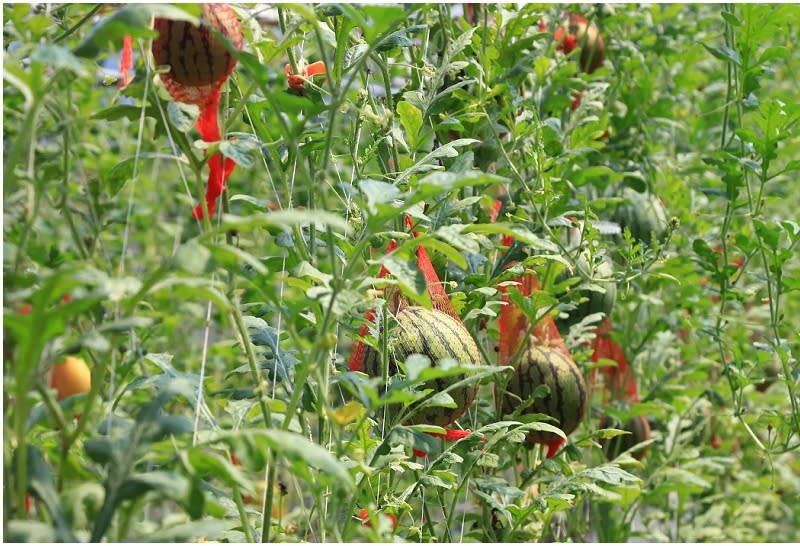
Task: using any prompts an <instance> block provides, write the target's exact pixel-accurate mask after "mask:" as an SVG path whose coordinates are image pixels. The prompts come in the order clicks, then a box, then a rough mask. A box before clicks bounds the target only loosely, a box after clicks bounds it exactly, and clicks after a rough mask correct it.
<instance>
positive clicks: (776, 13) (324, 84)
mask: <svg viewBox="0 0 800 546" xmlns="http://www.w3.org/2000/svg"><path fill="white" fill-rule="evenodd" d="M470 6H471V8H470V9H471V10H473V11H474V13H473V18H472V19H469V18H468V17H467V14H466V13H464V12H463V10H464V6H462V5H458V4H408V5H349V4H330V5H321V6H318V7H316V8H312V7H311V6H307V5H300V4H297V5H289V4H285V5H280V6H278V7H277V8H276V9H277V21H271V20H270V18H274V17H273V16H272V15H270V13H274V12H270V11H267V12H262V13H254V8H253V7H252V6H250V5H236V6H234V9H235V11H236V12H237V14H238V15H239V17H240V20H241V22H242V32H243V34H244V42H245V51H243V52H238V53H237V54H236V56H237V59H238V61H239V63H238V66H237V69H236V70H235V72H234V74H233V76H232V77H231V78H230V79H229V80H228V82H227V83H226V84H225V85H224V87H223V95H222V102H221V107H220V112H219V113H220V123H221V129H222V134H223V139H222V141H221V142H211V143H209V142H202V141H199V140H197V138H198V137H197V133H196V131H195V127H194V126H195V123H196V120H197V118H198V116H199V111H198V109H197V108H196V107H193V106H189V105H184V104H178V103H176V102H174V101H173V100H172V99H171V98H170V97H169V95H168V93H167V92H166V90H165V89H164V87H163V85H162V84H161V83H160V82H159V80H158V77H157V74H155V72H154V67H152V66H148V64H147V63H149V62H150V61H149V59H147V58H146V57H147V56H146V55H144V53H146V52H147V48H148V47H149V40H150V39H151V38H152V37H153V36H154V31H153V30H152V29H151V26H150V21H151V18H152V17H153V16H160V17H173V18H180V19H185V20H189V21H194V20H196V19H197V17H198V16H199V15H200V9H199V7H198V6H192V5H186V6H184V5H181V6H180V7H173V6H169V5H147V6H144V7H142V6H140V5H136V6H133V5H129V6H123V7H118V6H117V7H113V6H112V5H100V4H98V5H90V4H37V5H31V4H6V5H4V6H3V14H4V28H3V30H4V52H3V54H4V85H5V86H4V92H3V95H4V104H3V109H4V138H5V141H4V146H3V160H4V166H3V213H4V223H3V234H4V238H3V250H4V252H3V277H4V308H3V329H4V335H3V350H4V359H3V362H4V363H3V369H4V379H3V381H4V384H3V387H4V388H3V398H4V410H5V411H4V423H3V426H4V429H3V431H4V434H3V437H4V444H3V463H4V464H3V472H4V474H3V482H4V493H3V494H4V503H3V531H4V533H5V535H4V536H6V537H7V538H8V539H9V540H16V541H88V540H93V541H100V540H105V541H137V542H138V541H150V540H158V541H184V540H199V539H207V540H219V541H237V542H238V541H255V540H264V541H298V540H302V541H336V542H338V541H348V542H353V541H363V540H370V541H379V540H382V541H392V540H401V541H414V542H434V541H437V542H439V541H447V542H455V541H461V540H470V541H484V542H494V541H508V542H516V541H520V542H536V541H556V540H557V541H567V540H570V541H579V542H582V541H614V542H624V541H628V540H633V539H636V540H646V541H675V542H683V541H698V542H699V541H715V542H722V541H738V542H748V541H798V540H800V535H798V531H797V529H798V528H800V526H798V521H800V503H798V498H800V480H798V476H800V461H799V460H798V448H799V447H800V402H799V401H798V381H799V380H800V365H798V359H797V354H798V351H799V350H800V346H798V335H797V333H798V331H800V319H798V317H800V298H799V297H798V291H799V290H800V265H798V260H797V256H798V255H799V254H800V252H798V242H800V225H798V218H797V203H798V202H800V189H798V185H797V183H796V175H797V172H798V170H800V160H798V159H797V158H798V157H800V135H799V134H798V127H800V101H798V96H797V85H796V82H795V81H794V78H795V74H797V73H798V72H800V57H798V56H797V55H793V54H792V52H793V51H794V49H796V42H797V32H796V29H797V28H798V26H800V12H799V11H798V10H797V9H796V8H795V7H792V6H790V5H756V4H753V5H746V4H741V5H740V4H737V5H732V6H722V5H699V4H696V5H692V4H676V5H669V4H656V5H642V6H635V5H630V6H628V5H625V6H623V5H619V4H615V5H599V4H598V5H582V6H558V5H549V4H548V5H537V4H526V5H524V6H518V7H512V6H510V5H494V4H492V5H485V4H470ZM563 9H575V10H579V11H580V12H581V13H582V14H583V15H584V16H585V17H586V18H587V19H588V20H589V21H590V22H592V23H594V24H596V25H597V26H598V29H599V31H600V33H601V35H602V36H603V37H604V40H605V44H606V52H605V57H606V60H605V63H604V65H603V66H602V67H601V68H600V69H598V70H597V71H595V72H593V73H592V74H586V73H582V72H579V71H578V59H579V55H580V52H579V51H573V52H570V53H567V54H565V53H564V52H563V51H562V50H561V49H562V48H559V46H558V44H557V43H556V42H555V41H554V40H553V38H552V36H553V32H554V31H555V30H556V28H557V27H558V26H559V25H560V24H561V22H560V21H559V15H560V13H561V11H562V10H563ZM542 19H544V21H545V22H546V29H545V30H541V29H540V27H539V22H540V20H542ZM126 35H131V36H132V37H133V38H134V54H135V59H134V60H135V63H134V70H135V72H136V77H135V78H134V80H133V82H132V83H131V84H130V85H129V86H128V87H126V88H124V89H120V88H118V87H117V86H115V85H111V83H113V82H114V81H115V79H116V70H117V67H118V64H119V55H118V52H119V49H120V48H121V46H122V39H123V37H124V36H126ZM317 60H321V61H323V62H324V63H325V65H326V67H327V68H326V73H325V75H324V76H322V75H317V76H315V77H313V78H310V79H309V81H307V82H306V84H305V86H304V88H303V90H302V92H300V91H297V90H290V89H289V88H288V86H287V79H286V76H285V70H284V66H285V65H286V64H289V65H290V69H291V70H296V69H301V68H302V67H303V66H306V65H308V64H310V63H311V62H313V61H317ZM100 67H102V68H103V70H105V71H106V72H103V71H101V70H100V69H99V68H100ZM108 71H110V72H112V73H113V74H111V75H109V73H108ZM576 97H579V98H578V99H577V100H576ZM217 152H219V153H221V154H222V155H223V156H224V157H226V158H229V159H233V160H234V161H235V162H236V163H237V165H238V166H237V168H236V170H235V171H234V172H233V175H232V176H231V177H230V178H229V179H228V181H227V191H226V192H225V193H224V194H223V196H222V200H221V204H220V206H219V207H218V214H217V216H216V217H215V218H213V219H212V220H211V221H208V222H200V221H195V220H194V219H193V218H192V216H191V210H192V207H193V206H195V204H196V203H197V202H199V201H200V200H201V199H202V198H203V195H204V192H205V183H206V178H207V175H208V166H207V164H208V158H209V157H211V156H212V154H214V153H217ZM654 200H655V201H654ZM495 204H497V206H499V208H497V209H495V208H494V207H495ZM662 205H663V206H662ZM495 213H496V218H495V217H494V214H495ZM406 217H407V218H409V220H410V221H411V222H412V223H413V226H414V227H413V231H415V232H416V235H412V233H410V232H411V231H412V230H411V229H408V228H407V226H406V224H405V221H404V218H406ZM654 233H655V236H653V234H654ZM503 239H513V243H512V244H511V246H506V245H505V244H504V243H503ZM390 241H394V242H395V244H396V248H395V249H394V250H393V251H392V252H389V253H387V249H388V247H389V244H390ZM506 242H508V241H506ZM419 248H425V249H426V250H427V252H428V254H430V257H431V260H432V262H433V266H434V268H435V269H436V271H437V274H438V276H439V278H440V279H441V280H442V281H443V283H442V286H443V287H444V289H445V290H446V292H447V293H448V295H449V297H450V300H451V302H452V303H453V307H454V308H455V309H456V311H457V312H458V314H459V316H460V317H462V319H463V321H464V323H465V325H466V327H467V329H468V330H469V331H470V333H471V334H472V336H473V337H474V339H475V341H476V343H477V345H478V347H479V349H480V352H481V356H482V362H481V363H480V364H481V365H480V366H475V367H472V368H470V371H472V372H473V373H472V374H470V375H469V376H468V377H467V378H466V379H462V380H461V382H460V383H453V384H452V389H457V388H461V387H465V386H467V385H477V386H478V387H479V389H480V390H479V394H478V397H477V401H476V403H475V404H474V405H473V406H472V407H471V408H470V410H469V412H468V413H467V414H465V415H464V416H462V417H461V418H460V419H459V421H458V422H457V423H455V424H453V425H452V426H450V427H449V430H445V429H444V428H441V427H437V426H432V425H430V424H426V423H423V424H418V425H413V426H409V425H408V424H407V423H408V417H409V415H411V414H413V412H414V411H417V410H418V408H419V407H421V406H420V404H419V402H420V400H423V401H424V402H423V404H427V405H430V406H434V405H444V406H447V405H448V404H449V405H452V403H453V400H452V397H450V395H449V394H448V393H447V392H436V391H435V390H433V389H428V388H427V387H425V388H423V385H425V384H426V382H431V381H433V380H436V379H442V378H446V377H451V378H452V377H455V376H458V375H459V374H461V375H463V372H464V371H465V370H463V369H461V368H458V367H454V368H449V369H448V368H447V367H446V366H444V367H438V368H437V367H431V366H430V363H429V362H427V361H424V359H422V360H423V361H420V359H419V358H418V357H415V356H414V355H411V356H410V357H409V358H408V359H407V360H406V362H405V363H404V365H403V366H400V367H399V368H400V369H399V370H398V373H396V374H391V376H390V378H389V380H388V382H386V383H385V382H384V378H383V377H369V376H367V375H366V374H365V373H362V372H361V371H359V370H354V369H351V367H350V362H349V359H350V355H351V354H352V353H353V351H354V349H355V348H356V343H358V342H362V343H364V344H366V345H368V346H370V347H373V348H375V349H377V350H378V351H379V352H380V353H381V354H383V353H384V350H388V347H387V342H388V339H389V335H388V332H387V330H388V327H389V326H390V325H391V324H393V323H392V320H393V319H392V317H391V313H390V312H389V311H391V310H392V307H391V303H392V302H391V301H387V300H389V299H390V298H389V297H388V292H387V293H384V292H383V290H384V289H387V288H389V289H391V290H395V289H397V290H396V291H398V290H399V294H400V295H401V296H402V297H403V298H405V299H406V300H407V301H408V302H409V303H411V304H412V305H422V306H425V307H430V306H431V305H435V304H436V298H435V296H434V297H433V298H432V297H431V294H430V293H429V292H428V290H426V288H428V286H427V285H426V279H425V276H424V275H423V273H422V271H421V270H420V268H419V267H418V265H417V256H418V249H419ZM607 260H608V261H610V262H613V267H607V265H608V263H607ZM383 268H385V269H386V270H387V271H388V273H389V275H388V276H381V274H380V272H381V270H382V269H383ZM525 272H532V273H535V274H536V275H537V278H538V280H539V282H540V284H541V290H539V291H536V292H535V293H534V294H532V295H531V296H528V297H525V296H522V293H521V292H520V290H519V289H518V287H517V285H516V283H515V282H514V281H515V280H516V279H517V278H519V277H520V275H522V274H524V273H525ZM379 277H380V278H379ZM609 286H611V287H613V286H615V287H616V303H613V301H612V298H608V299H607V300H606V299H604V300H603V301H602V302H599V303H598V304H597V305H596V306H595V305H588V309H587V308H580V309H581V310H582V311H587V313H583V312H580V313H577V312H574V311H575V310H576V308H578V306H579V305H580V304H581V303H582V302H583V300H584V299H590V297H591V296H592V294H593V293H594V294H597V295H599V294H603V290H604V289H606V287H609ZM506 296H507V298H506ZM504 298H506V299H504ZM505 301H511V302H513V303H514V304H515V305H516V306H517V307H519V309H520V311H521V312H522V313H523V315H524V316H526V317H527V318H529V319H530V320H539V319H541V318H542V317H545V316H546V315H549V316H551V317H552V318H554V319H556V320H557V321H558V322H559V324H560V325H562V329H561V334H562V336H563V337H564V340H565V342H566V344H567V346H568V348H569V350H570V351H571V353H572V357H573V360H574V361H575V363H576V364H577V366H578V367H579V368H580V370H581V372H582V373H583V374H584V376H585V378H586V380H587V384H591V383H592V381H594V379H593V378H594V377H596V375H595V374H597V371H598V370H597V369H598V368H600V369H601V370H605V367H606V366H609V365H611V364H616V363H615V362H613V361H609V360H608V359H605V358H604V359H602V360H598V361H596V362H593V361H592V347H593V343H594V341H595V337H596V336H595V328H596V326H597V325H598V322H599V321H600V320H601V319H602V318H603V315H601V314H600V313H599V311H602V312H604V313H605V312H606V311H607V310H608V309H607V306H606V304H609V306H610V304H611V303H613V308H611V312H610V314H609V317H608V318H610V320H611V323H612V324H613V332H612V333H611V334H609V336H610V337H611V338H613V339H614V340H615V341H616V342H617V343H619V344H620V346H621V347H622V348H623V350H624V353H625V356H626V358H627V360H628V362H629V364H630V368H631V370H632V373H633V374H634V376H635V378H636V383H637V386H638V393H639V400H635V399H624V400H620V399H616V398H613V397H609V396H608V394H607V389H606V387H607V385H606V384H605V383H604V382H603V381H604V380H603V379H602V378H603V377H605V372H604V371H601V372H600V373H599V377H600V378H601V379H598V380H597V384H596V389H595V391H594V393H593V394H592V396H591V400H590V404H589V406H590V410H589V412H588V414H587V417H586V418H585V419H584V420H583V422H582V424H581V425H580V426H579V427H578V429H577V430H576V431H575V432H573V433H572V434H571V435H570V438H569V441H568V443H567V445H566V446H565V447H564V448H562V449H561V450H560V451H559V452H558V453H557V454H556V455H555V457H553V458H549V459H548V458H546V457H545V450H544V449H543V448H542V446H534V447H531V446H528V445H526V444H525V443H524V440H525V437H526V436H528V434H529V433H530V432H531V431H547V432H552V433H553V434H555V435H556V436H560V435H562V431H560V430H558V429H557V428H555V427H554V426H553V424H552V420H549V419H548V418H547V417H546V416H544V415H541V414H533V415H530V414H526V415H524V416H523V417H524V419H523V418H520V420H503V415H502V412H501V408H499V407H498V406H497V401H498V400H499V398H498V395H500V394H502V392H501V391H502V389H504V388H505V386H506V385H507V383H508V380H509V377H510V373H511V371H512V368H511V367H509V366H501V365H499V364H501V363H500V362H498V356H497V353H496V352H495V349H497V344H498V328H499V327H498V315H499V314H500V312H501V309H502V308H503V306H504V305H505ZM590 303H591V302H590ZM600 303H602V305H600ZM368 312H369V313H370V314H371V315H372V316H374V317H375V319H374V320H372V321H370V320H367V319H366V318H365V316H366V314H367V313H368ZM570 315H572V318H571V319H568V316H570ZM65 355H79V356H80V357H81V358H83V359H84V360H86V361H87V363H88V364H89V367H90V369H91V380H92V386H91V389H90V390H89V391H88V392H85V393H82V394H80V395H78V396H73V397H70V398H67V399H64V400H57V399H56V396H55V391H54V390H53V389H52V388H51V387H50V384H49V379H48V373H49V371H50V370H51V369H52V367H53V366H54V365H55V364H57V363H58V362H59V361H60V360H61V359H63V357H64V356H65ZM428 384H435V383H428ZM452 389H451V390H452ZM545 394H546V393H545V392H544V391H543V389H542V388H539V389H534V392H533V393H532V394H531V396H532V397H537V396H544V395H545ZM415 404H416V405H415ZM603 415H608V416H610V417H611V418H613V419H614V420H615V421H618V422H620V423H625V422H627V421H629V420H630V419H631V418H632V417H634V416H644V417H645V418H646V419H647V420H648V422H649V423H650V425H651V428H652V442H651V444H650V445H649V451H648V452H647V455H646V457H644V458H643V460H642V461H637V460H635V459H634V458H633V457H632V456H631V454H630V453H622V454H620V455H619V456H618V457H615V458H614V459H613V460H611V461H607V460H606V457H605V454H604V453H603V450H602V447H601V445H602V444H603V442H604V440H608V439H610V438H612V437H613V436H614V435H615V434H617V433H618V431H615V430H614V429H607V428H605V426H604V425H603V424H602V423H601V416H603ZM404 423H406V424H404ZM461 429H468V430H471V431H472V434H469V435H464V436H463V437H461V436H460V435H459V434H457V433H456V434H454V433H453V430H456V431H457V430H461ZM448 434H449V436H448ZM420 451H421V452H424V457H421V456H418V455H420ZM262 483H265V486H264V485H262ZM260 494H263V499H260V498H259V495H260ZM26 499H27V502H26ZM26 504H30V506H29V508H26ZM392 518H396V520H397V522H396V525H395V523H394V521H393V519H392Z"/></svg>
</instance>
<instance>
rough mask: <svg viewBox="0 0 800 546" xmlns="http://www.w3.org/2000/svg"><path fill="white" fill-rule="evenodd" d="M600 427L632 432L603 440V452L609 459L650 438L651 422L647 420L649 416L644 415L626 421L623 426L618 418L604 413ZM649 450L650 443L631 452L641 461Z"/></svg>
mask: <svg viewBox="0 0 800 546" xmlns="http://www.w3.org/2000/svg"><path fill="white" fill-rule="evenodd" d="M599 427H600V428H616V429H620V430H625V431H627V432H630V434H623V435H621V436H615V437H613V438H610V439H608V440H604V441H602V442H601V445H602V446H603V453H605V455H606V458H607V459H608V460H609V461H611V460H613V459H614V458H616V457H617V456H618V455H619V454H620V453H623V452H625V451H628V450H629V449H631V448H632V447H633V446H635V445H637V444H640V443H642V442H645V441H647V440H649V439H650V423H648V422H647V418H646V417H645V416H644V415H637V416H636V417H632V418H630V419H628V420H627V421H626V422H625V426H622V423H621V422H620V421H619V420H618V419H614V418H610V417H609V416H608V415H606V414H603V415H602V416H601V417H600V423H599ZM648 451H650V445H647V446H645V447H644V448H643V449H640V450H638V451H636V452H635V453H631V455H632V456H633V458H635V459H636V460H638V461H641V460H642V459H644V457H645V455H647V452H648Z"/></svg>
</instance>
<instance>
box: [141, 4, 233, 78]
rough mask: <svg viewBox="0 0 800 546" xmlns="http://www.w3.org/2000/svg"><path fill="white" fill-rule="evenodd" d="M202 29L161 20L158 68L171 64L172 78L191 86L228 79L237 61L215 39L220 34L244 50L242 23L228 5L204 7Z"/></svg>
mask: <svg viewBox="0 0 800 546" xmlns="http://www.w3.org/2000/svg"><path fill="white" fill-rule="evenodd" d="M202 9H203V17H202V19H201V24H200V26H195V25H193V24H191V23H189V22H188V21H175V20H172V19H162V18H157V19H156V20H155V22H154V23H153V27H154V28H155V30H157V31H158V38H156V39H155V40H154V41H153V47H152V51H153V58H154V59H155V61H156V65H169V67H170V70H169V72H168V74H169V77H170V79H172V80H174V81H176V82H177V83H180V84H182V85H187V86H195V87H196V86H201V85H209V84H212V83H217V82H219V81H221V80H224V79H225V78H227V77H228V75H229V74H230V73H231V71H233V68H234V67H235V66H236V58H235V57H234V56H233V55H231V53H230V51H228V48H227V47H225V44H224V43H222V42H221V41H220V40H218V39H217V37H216V36H214V33H213V32H212V29H214V30H217V31H219V32H220V33H221V34H222V35H223V36H224V37H225V38H226V39H228V40H229V41H230V42H231V43H232V44H233V45H234V47H236V48H237V49H242V34H241V32H240V31H239V20H238V19H237V18H236V14H235V13H234V12H233V10H232V9H231V8H230V7H228V6H227V5H225V4H203V6H202Z"/></svg>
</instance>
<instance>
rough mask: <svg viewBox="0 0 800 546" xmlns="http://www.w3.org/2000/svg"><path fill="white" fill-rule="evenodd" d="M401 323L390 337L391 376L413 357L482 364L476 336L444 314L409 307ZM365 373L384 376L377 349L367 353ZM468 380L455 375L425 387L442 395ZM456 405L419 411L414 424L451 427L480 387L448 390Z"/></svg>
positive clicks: (432, 362)
mask: <svg viewBox="0 0 800 546" xmlns="http://www.w3.org/2000/svg"><path fill="white" fill-rule="evenodd" d="M396 321H397V324H396V326H395V327H394V329H393V330H392V331H391V334H390V338H389V348H390V350H389V374H390V375H393V374H395V373H397V370H398V362H404V361H405V359H406V358H407V357H408V356H410V355H412V354H421V355H424V356H426V357H428V358H429V359H430V361H431V365H432V366H436V365H437V363H438V362H439V361H440V360H442V359H444V358H452V359H454V360H456V361H457V362H458V363H459V365H460V366H464V367H466V366H476V365H480V364H481V361H482V359H481V353H480V351H479V350H478V346H477V345H476V344H475V340H474V339H473V338H472V335H471V334H470V333H469V331H468V330H467V329H466V327H464V325H463V324H462V323H461V322H460V321H458V320H456V319H455V318H453V317H451V316H450V315H448V314H446V313H442V312H441V311H436V310H430V309H425V308H424V307H418V306H412V307H405V308H404V309H402V310H401V311H400V312H399V313H398V314H397V316H396ZM361 370H362V371H364V372H365V373H366V374H368V375H370V376H373V377H378V376H380V375H381V357H380V354H379V353H378V352H377V351H375V350H374V349H372V348H370V349H369V350H367V352H366V355H365V357H364V362H363V365H362V366H361ZM462 379H464V377H463V376H453V377H447V378H442V379H436V380H434V381H433V382H432V384H425V385H423V388H433V389H435V390H436V391H437V392H441V391H443V390H444V389H446V388H448V387H449V386H450V385H452V384H454V383H457V382H458V381H461V380H462ZM448 394H449V395H450V396H451V397H452V398H453V400H454V401H455V402H456V407H455V408H445V407H441V406H430V407H428V408H425V409H423V410H422V411H419V412H417V413H416V414H415V415H414V416H412V418H411V420H410V421H409V423H410V424H422V423H425V424H429V425H437V426H442V427H444V426H447V425H450V424H451V423H453V422H454V421H455V420H456V419H458V418H459V417H461V416H462V415H463V414H464V413H465V412H466V411H467V410H468V409H469V407H470V406H471V405H472V403H473V402H474V401H475V397H476V396H477V394H478V385H477V384H475V385H470V386H466V387H461V388H458V389H453V390H451V391H448Z"/></svg>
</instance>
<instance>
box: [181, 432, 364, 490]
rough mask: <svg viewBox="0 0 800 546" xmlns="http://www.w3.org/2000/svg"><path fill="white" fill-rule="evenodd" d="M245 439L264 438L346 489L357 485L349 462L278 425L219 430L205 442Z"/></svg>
mask: <svg viewBox="0 0 800 546" xmlns="http://www.w3.org/2000/svg"><path fill="white" fill-rule="evenodd" d="M242 441H248V442H253V441H256V442H263V443H265V444H266V446H265V447H268V448H269V449H271V450H272V451H273V452H274V453H276V454H277V455H280V456H283V457H284V458H285V459H286V460H287V461H302V462H303V463H305V464H306V465H308V466H310V467H312V468H315V469H317V470H319V471H320V472H322V473H323V474H327V475H328V476H330V477H332V478H335V479H336V483H337V484H338V485H341V486H344V487H345V489H347V490H349V491H352V490H353V489H354V488H355V484H354V482H353V478H352V476H351V475H350V473H349V472H348V471H347V468H346V467H345V465H344V464H342V462H341V461H339V460H338V459H337V458H336V457H334V456H333V454H332V453H331V452H330V451H328V450H327V449H326V448H324V447H323V446H321V445H319V444H316V443H314V442H312V441H311V440H309V439H308V438H306V437H305V436H303V435H301V434H296V433H294V432H287V431H283V430H277V429H268V430H256V429H249V430H247V431H245V432H241V431H240V432H238V433H229V432H223V433H219V434H215V435H213V436H211V437H210V438H208V439H207V440H206V442H205V443H210V444H215V443H220V442H225V443H228V444H229V445H231V447H235V446H236V445H237V443H238V442H242ZM195 449H199V448H195ZM310 485H311V484H310Z"/></svg>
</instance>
